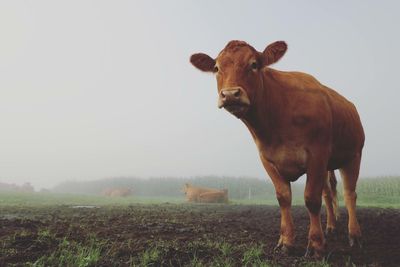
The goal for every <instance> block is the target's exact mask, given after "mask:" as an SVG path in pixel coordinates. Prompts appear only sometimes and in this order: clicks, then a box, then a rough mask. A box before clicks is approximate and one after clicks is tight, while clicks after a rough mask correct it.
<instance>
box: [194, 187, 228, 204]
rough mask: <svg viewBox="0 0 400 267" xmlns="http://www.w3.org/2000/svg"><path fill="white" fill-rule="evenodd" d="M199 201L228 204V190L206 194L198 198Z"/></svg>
mask: <svg viewBox="0 0 400 267" xmlns="http://www.w3.org/2000/svg"><path fill="white" fill-rule="evenodd" d="M198 200H199V202H201V203H228V190H227V189H223V190H221V191H219V192H205V193H202V194H200V195H199V196H198Z"/></svg>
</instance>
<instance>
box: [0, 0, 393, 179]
mask: <svg viewBox="0 0 400 267" xmlns="http://www.w3.org/2000/svg"><path fill="white" fill-rule="evenodd" d="M398 3H399V2H398V1H330V2H327V1H324V2H321V1H232V0H228V1H211V0H210V1H186V0H182V1H161V0H159V1H99V0H95V1H71V0H68V1H15V0H12V1H1V2H0V181H2V182H13V183H17V184H20V183H23V182H31V183H32V184H33V185H35V186H36V187H41V186H52V185H55V184H57V183H59V182H60V181H63V180H71V179H74V180H90V179H98V178H104V177H112V176H138V177H152V176H180V177H185V176H194V175H208V174H213V175H229V176H231V175H232V176H242V175H243V176H251V177H260V178H263V177H266V174H265V171H264V169H263V168H262V166H261V163H260V160H259V158H258V153H257V150H256V146H255V145H254V143H253V141H252V138H251V136H250V134H249V133H248V130H247V128H246V127H245V126H244V124H243V123H242V122H241V121H239V120H237V119H236V118H235V117H233V116H232V115H230V114H228V113H227V112H226V111H223V110H219V109H218V108H217V93H216V81H215V78H214V77H213V76H212V75H211V74H204V73H201V72H200V71H198V70H196V69H195V68H194V67H192V66H191V64H190V63H189V57H190V55H191V54H192V53H195V52H206V53H208V54H209V55H210V56H212V57H215V56H216V55H217V53H218V52H219V51H220V50H221V49H222V48H223V47H224V46H225V44H226V43H227V42H228V41H230V40H232V39H239V40H245V41H247V42H248V43H250V44H252V45H253V46H254V47H255V48H256V49H258V50H259V51H260V50H261V51H262V50H263V49H264V48H265V46H266V45H268V44H269V43H271V42H274V41H276V40H285V41H286V42H287V43H288V45H289V50H288V52H287V53H286V55H285V56H284V57H283V58H282V60H281V61H280V62H279V63H277V64H276V65H274V66H273V67H274V68H276V69H279V70H296V71H303V72H307V73H310V74H312V75H313V76H315V77H316V78H317V79H318V80H319V81H320V82H322V83H323V84H325V85H327V86H329V87H331V88H334V89H336V90H337V91H338V92H339V93H341V94H343V95H344V96H346V97H347V98H348V99H349V100H351V101H352V102H353V103H354V104H355V105H356V106H357V108H358V111H359V113H360V115H361V119H362V122H363V125H364V129H365V132H366V145H365V149H364V154H363V162H362V167H361V168H362V169H361V175H362V176H363V177H367V176H378V175H379V176H381V175H399V174H400V164H399V153H400V152H399V151H400V145H399V141H398V138H399V136H400V125H399V123H400V112H399V105H398V103H399V96H400V88H399V87H400V86H399V76H400V74H399V62H400V52H399V47H400V36H399V32H400V31H399V25H400V16H399V14H398V11H399V10H400V4H398Z"/></svg>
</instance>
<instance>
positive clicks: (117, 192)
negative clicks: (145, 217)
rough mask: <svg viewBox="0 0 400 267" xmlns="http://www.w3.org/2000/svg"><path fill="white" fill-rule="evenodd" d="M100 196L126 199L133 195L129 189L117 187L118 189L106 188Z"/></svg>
mask: <svg viewBox="0 0 400 267" xmlns="http://www.w3.org/2000/svg"><path fill="white" fill-rule="evenodd" d="M101 194H102V195H103V196H107V197H127V196H131V195H132V194H133V190H132V189H131V188H125V187H119V188H106V189H104V190H103V191H102V192H101Z"/></svg>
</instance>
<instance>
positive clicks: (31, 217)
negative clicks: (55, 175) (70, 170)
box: [0, 204, 400, 266]
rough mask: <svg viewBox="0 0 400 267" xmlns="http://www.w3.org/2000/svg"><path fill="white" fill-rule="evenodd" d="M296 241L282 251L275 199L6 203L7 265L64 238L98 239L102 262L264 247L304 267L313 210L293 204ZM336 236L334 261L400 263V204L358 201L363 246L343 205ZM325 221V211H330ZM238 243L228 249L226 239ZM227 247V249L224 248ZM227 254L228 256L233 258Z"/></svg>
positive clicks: (240, 254)
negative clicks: (352, 235) (351, 233)
mask: <svg viewBox="0 0 400 267" xmlns="http://www.w3.org/2000/svg"><path fill="white" fill-rule="evenodd" d="M292 212H293V218H294V222H295V226H296V234H297V236H296V248H295V250H294V251H293V253H292V255H290V256H287V255H283V254H281V253H276V252H274V247H275V245H276V243H277V241H278V237H279V225H280V212H279V208H278V207H273V206H261V205H260V206H258V205H257V206H245V205H219V204H218V205H216V204H209V205H205V204H202V205H175V204H174V205H173V204H162V205H132V206H129V207H100V208H96V209H88V208H84V207H83V208H72V207H67V206H64V207H63V206H61V207H60V206H58V207H47V208H37V209H31V210H29V211H26V210H19V208H2V209H1V214H0V240H1V241H0V266H8V265H15V266H24V265H25V264H26V263H28V262H35V261H36V260H38V259H39V258H41V257H43V256H46V255H47V256H49V255H51V254H52V253H54V251H56V250H57V248H58V247H59V245H60V243H61V242H62V240H69V241H71V242H78V243H80V244H82V245H83V246H84V245H85V244H88V242H89V241H88V240H93V238H94V239H96V240H98V243H99V244H101V256H100V258H99V260H98V261H97V263H96V264H95V265H96V266H129V265H131V264H133V263H137V264H140V263H143V257H144V256H143V255H144V254H145V253H146V251H149V250H151V249H155V250H157V251H158V254H157V255H158V257H153V259H152V260H153V261H154V262H153V265H155V266H159V265H165V266H184V265H190V264H193V263H194V262H195V261H197V262H201V263H203V264H205V265H207V264H211V263H213V262H215V260H216V259H218V258H221V257H225V258H228V260H229V262H230V263H232V265H234V266H241V265H244V264H245V263H246V262H245V255H246V251H248V250H249V249H250V248H252V247H255V246H259V247H260V246H262V254H261V255H259V258H260V259H261V260H263V261H264V260H265V261H267V262H269V263H271V264H275V265H279V266H301V265H304V264H305V263H307V262H308V261H309V260H308V259H304V258H303V255H304V253H305V249H306V245H307V231H308V224H309V219H308V214H307V211H306V209H305V208H304V207H293V209H292ZM340 213H341V216H340V219H339V223H338V228H337V233H336V236H334V237H333V238H330V239H329V240H327V253H326V258H325V260H326V261H327V262H328V263H329V264H331V265H332V266H348V265H351V264H352V263H354V264H356V265H357V266H399V265H400V210H396V209H378V208H371V209H367V208H358V210H357V214H358V218H359V222H360V225H361V228H362V232H363V248H362V249H351V248H350V247H349V245H348V240H347V213H346V211H345V209H341V210H340ZM322 218H323V222H324V223H325V214H324V213H323V217H322ZM224 244H225V245H226V244H227V245H228V247H229V248H230V249H229V250H228V249H225V250H224V249H223V248H222V247H223V245H224ZM221 248H222V249H221ZM225 260H227V259H225Z"/></svg>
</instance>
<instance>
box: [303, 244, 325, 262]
mask: <svg viewBox="0 0 400 267" xmlns="http://www.w3.org/2000/svg"><path fill="white" fill-rule="evenodd" d="M324 256H325V253H324V250H318V249H315V248H313V247H311V246H308V247H307V250H306V254H304V258H307V259H310V258H312V259H317V260H322V259H323V258H324Z"/></svg>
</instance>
